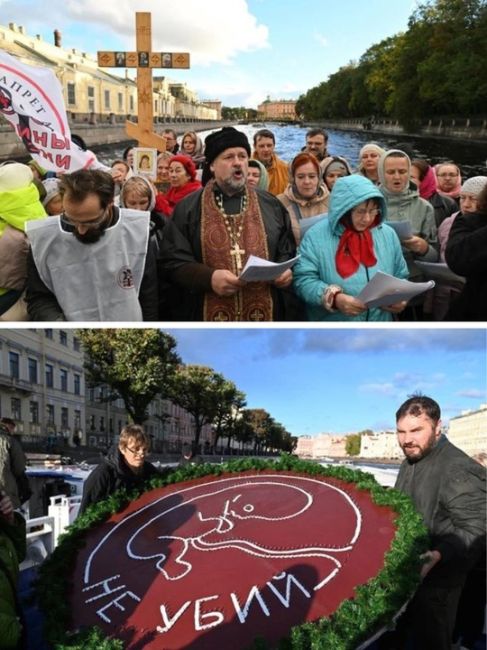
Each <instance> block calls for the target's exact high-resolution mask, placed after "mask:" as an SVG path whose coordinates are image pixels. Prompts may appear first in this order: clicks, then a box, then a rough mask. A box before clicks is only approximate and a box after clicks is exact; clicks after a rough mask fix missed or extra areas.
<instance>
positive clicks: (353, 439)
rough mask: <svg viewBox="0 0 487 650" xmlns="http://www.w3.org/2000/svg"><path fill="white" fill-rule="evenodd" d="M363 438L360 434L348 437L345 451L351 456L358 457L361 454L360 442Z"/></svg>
mask: <svg viewBox="0 0 487 650" xmlns="http://www.w3.org/2000/svg"><path fill="white" fill-rule="evenodd" d="M361 438H362V436H361V435H360V433H353V434H352V435H350V436H347V440H346V441H345V451H346V452H347V454H348V455H349V456H358V455H359V454H360V440H361Z"/></svg>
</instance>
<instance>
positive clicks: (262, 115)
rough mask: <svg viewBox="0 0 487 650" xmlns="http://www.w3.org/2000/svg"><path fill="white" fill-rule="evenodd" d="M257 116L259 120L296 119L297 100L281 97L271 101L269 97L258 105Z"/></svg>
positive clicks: (290, 120)
mask: <svg viewBox="0 0 487 650" xmlns="http://www.w3.org/2000/svg"><path fill="white" fill-rule="evenodd" d="M257 118H258V119H259V120H282V121H283V122H287V121H289V122H292V121H294V120H296V118H297V116H296V100H294V99H280V100H278V101H271V100H270V99H269V98H267V99H266V100H265V101H264V102H262V104H259V105H258V106H257Z"/></svg>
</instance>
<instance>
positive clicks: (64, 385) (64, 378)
mask: <svg viewBox="0 0 487 650" xmlns="http://www.w3.org/2000/svg"><path fill="white" fill-rule="evenodd" d="M59 377H60V379H61V390H62V391H63V392H64V393H67V392H68V371H67V370H65V369H64V368H61V370H60V371H59Z"/></svg>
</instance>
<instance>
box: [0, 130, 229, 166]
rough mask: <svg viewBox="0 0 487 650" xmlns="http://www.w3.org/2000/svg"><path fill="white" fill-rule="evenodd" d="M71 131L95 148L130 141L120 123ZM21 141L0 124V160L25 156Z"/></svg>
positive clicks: (160, 131) (159, 131)
mask: <svg viewBox="0 0 487 650" xmlns="http://www.w3.org/2000/svg"><path fill="white" fill-rule="evenodd" d="M229 124H230V123H227V122H221V121H208V122H164V123H159V124H156V125H155V128H156V132H157V133H162V131H164V129H169V128H171V129H174V130H175V131H176V133H177V134H178V135H180V134H182V133H184V132H185V131H206V130H208V129H219V128H221V127H223V126H228V125H229ZM70 129H71V133H76V134H77V135H79V136H81V137H82V138H83V140H84V141H85V142H86V144H87V145H88V148H90V149H91V148H93V149H96V148H97V147H101V146H104V145H111V144H118V143H123V142H127V143H128V142H130V141H131V140H130V139H129V137H128V136H127V134H126V132H125V125H124V124H121V123H115V124H111V123H108V122H107V123H104V124H88V123H76V122H75V123H72V124H70ZM27 157H28V155H27V153H26V150H25V147H24V144H23V142H22V141H21V140H20V139H19V138H18V137H17V135H16V134H15V132H14V130H13V128H12V127H11V126H10V124H5V123H2V124H0V161H2V160H10V159H12V160H18V159H24V158H27Z"/></svg>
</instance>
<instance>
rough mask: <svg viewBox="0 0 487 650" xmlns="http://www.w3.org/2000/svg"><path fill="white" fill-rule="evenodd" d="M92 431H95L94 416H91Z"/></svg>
mask: <svg viewBox="0 0 487 650" xmlns="http://www.w3.org/2000/svg"><path fill="white" fill-rule="evenodd" d="M90 429H91V430H92V431H94V430H95V416H94V415H90Z"/></svg>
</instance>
